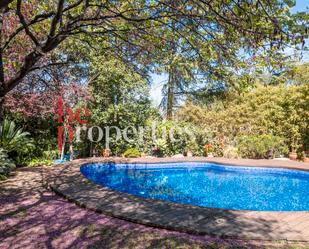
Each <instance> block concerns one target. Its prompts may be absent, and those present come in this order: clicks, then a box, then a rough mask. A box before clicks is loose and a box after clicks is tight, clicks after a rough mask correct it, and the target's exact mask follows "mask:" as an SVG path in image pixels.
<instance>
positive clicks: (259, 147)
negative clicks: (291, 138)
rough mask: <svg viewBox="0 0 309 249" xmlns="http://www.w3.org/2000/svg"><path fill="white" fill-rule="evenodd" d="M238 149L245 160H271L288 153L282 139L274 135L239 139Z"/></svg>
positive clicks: (250, 136) (249, 136)
mask: <svg viewBox="0 0 309 249" xmlns="http://www.w3.org/2000/svg"><path fill="white" fill-rule="evenodd" d="M237 148H238V151H239V153H240V155H241V156H242V157H245V158H255V159H260V158H270V157H275V156H280V155H283V154H286V153H287V152H288V148H287V146H286V145H285V144H284V141H283V139H282V138H281V137H278V136H274V135H248V136H242V137H238V138H237Z"/></svg>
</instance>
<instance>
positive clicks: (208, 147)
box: [204, 143, 214, 156]
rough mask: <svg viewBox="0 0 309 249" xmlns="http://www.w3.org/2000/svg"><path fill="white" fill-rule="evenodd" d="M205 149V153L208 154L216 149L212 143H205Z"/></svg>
mask: <svg viewBox="0 0 309 249" xmlns="http://www.w3.org/2000/svg"><path fill="white" fill-rule="evenodd" d="M204 151H205V154H206V156H207V155H209V154H210V153H212V152H213V151H214V146H213V145H212V144H211V143H208V144H205V145H204Z"/></svg>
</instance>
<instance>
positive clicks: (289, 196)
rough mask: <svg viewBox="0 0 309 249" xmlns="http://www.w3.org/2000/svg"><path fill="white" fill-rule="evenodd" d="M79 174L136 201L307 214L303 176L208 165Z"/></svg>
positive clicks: (108, 168)
mask: <svg viewBox="0 0 309 249" xmlns="http://www.w3.org/2000/svg"><path fill="white" fill-rule="evenodd" d="M80 170H81V173H82V174H83V175H84V176H85V177H87V178H88V179H89V180H91V181H93V182H95V183H98V184H100V185H102V186H105V187H108V188H110V189H113V190H116V191H119V192H125V193H129V194H133V195H136V196H140V197H145V198H151V199H157V200H164V201H170V202H176V203H182V204H191V205H195V206H202V207H211V208H223V209H233V210H258V211H309V172H304V171H297V170H288V169H270V168H252V167H237V166H224V165H218V164H211V163H188V162H186V163H164V164H114V163H105V164H104V163H100V164H86V165H83V166H82V167H81V169H80Z"/></svg>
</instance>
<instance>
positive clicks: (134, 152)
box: [123, 148, 141, 158]
mask: <svg viewBox="0 0 309 249" xmlns="http://www.w3.org/2000/svg"><path fill="white" fill-rule="evenodd" d="M123 156H124V157H127V158H136V157H140V156H141V153H140V152H139V150H138V149H137V148H129V149H127V150H126V151H125V152H124V153H123Z"/></svg>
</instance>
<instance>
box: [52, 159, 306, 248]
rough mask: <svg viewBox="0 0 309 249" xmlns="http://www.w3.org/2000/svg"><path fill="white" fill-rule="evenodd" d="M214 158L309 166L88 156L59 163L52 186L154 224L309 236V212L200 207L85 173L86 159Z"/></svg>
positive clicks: (272, 236)
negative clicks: (123, 189) (120, 187)
mask: <svg viewBox="0 0 309 249" xmlns="http://www.w3.org/2000/svg"><path fill="white" fill-rule="evenodd" d="M97 162H114V163H167V162H210V163H220V164H224V165H233V166H234V165H237V166H246V167H271V168H286V169H294V170H295V169H296V170H304V171H309V164H307V163H301V162H295V161H282V160H250V159H240V160H239V159H225V158H205V157H191V158H187V157H185V158H138V159H124V158H88V159H81V160H75V161H73V162H69V163H65V164H61V165H55V166H53V170H52V171H51V172H52V174H51V175H50V176H49V179H48V182H49V186H50V187H51V189H52V190H53V191H55V192H56V193H58V194H59V195H62V196H63V197H65V198H67V199H68V200H70V201H72V202H74V203H76V204H77V205H79V206H82V207H85V208H88V209H91V210H94V211H96V212H99V213H103V214H106V215H110V216H113V217H116V218H120V219H124V220H127V221H131V222H135V223H139V224H143V225H148V226H152V227H158V228H164V229H170V230H175V231H180V232H187V233H192V234H200V235H204V234H207V235H214V236H220V237H231V238H241V239H259V240H288V241H306V242H308V241H309V212H308V211H300V212H273V211H238V210H225V209H216V208H205V207H197V206H191V205H185V204H177V203H171V202H166V201H160V200H152V199H148V198H142V197H137V196H134V195H131V194H127V193H120V192H117V191H113V190H111V189H109V188H106V187H102V186H100V185H98V184H95V183H93V182H91V181H90V180H88V179H87V178H85V177H84V176H83V175H82V174H81V173H80V166H81V165H83V164H86V163H97Z"/></svg>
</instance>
